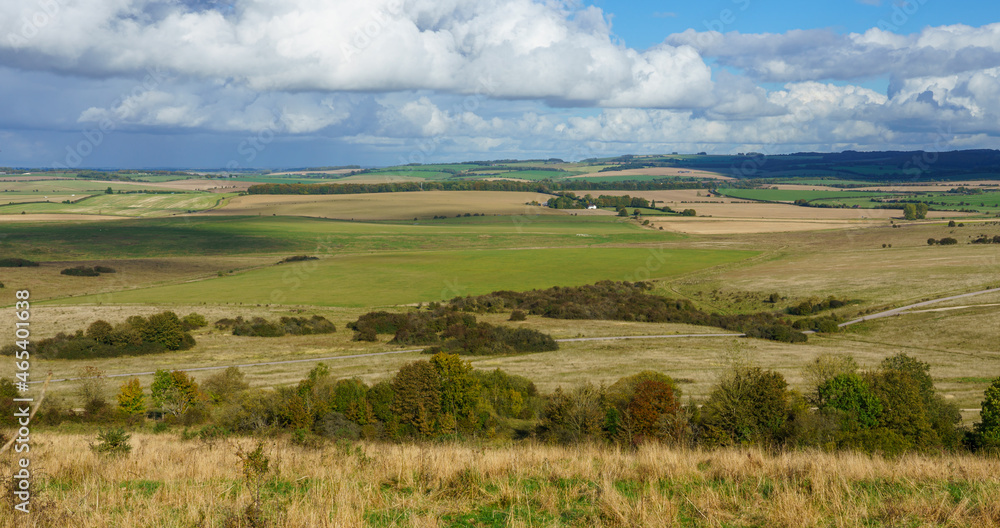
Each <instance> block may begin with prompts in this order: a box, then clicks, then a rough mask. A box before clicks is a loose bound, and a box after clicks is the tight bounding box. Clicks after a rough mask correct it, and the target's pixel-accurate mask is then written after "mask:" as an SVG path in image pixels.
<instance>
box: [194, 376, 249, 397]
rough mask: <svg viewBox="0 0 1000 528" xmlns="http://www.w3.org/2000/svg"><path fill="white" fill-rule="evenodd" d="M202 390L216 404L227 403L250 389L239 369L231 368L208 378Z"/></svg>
mask: <svg viewBox="0 0 1000 528" xmlns="http://www.w3.org/2000/svg"><path fill="white" fill-rule="evenodd" d="M201 386H202V390H203V391H204V392H205V394H206V395H207V396H208V397H209V398H211V399H212V401H215V402H225V401H229V400H231V399H232V398H233V397H234V396H236V395H237V394H239V393H240V392H243V391H245V390H247V389H249V388H250V384H249V383H247V381H246V375H244V374H243V371H241V370H240V368H239V367H229V368H227V369H226V370H224V371H222V372H217V373H215V374H212V375H211V376H209V377H208V379H206V380H205V381H204V382H203V383H202V384H201Z"/></svg>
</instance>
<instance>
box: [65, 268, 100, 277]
mask: <svg viewBox="0 0 1000 528" xmlns="http://www.w3.org/2000/svg"><path fill="white" fill-rule="evenodd" d="M59 273H61V274H63V275H69V276H72V277H97V276H100V274H101V273H100V272H98V271H97V270H95V269H94V268H87V267H84V266H77V267H75V268H66V269H64V270H62V271H60V272H59Z"/></svg>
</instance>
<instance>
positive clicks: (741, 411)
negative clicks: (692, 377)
mask: <svg viewBox="0 0 1000 528" xmlns="http://www.w3.org/2000/svg"><path fill="white" fill-rule="evenodd" d="M787 386H788V384H787V382H786V381H785V378H784V377H783V376H782V375H781V374H779V373H777V372H774V371H766V370H763V369H761V368H760V367H747V366H736V367H734V368H732V369H731V371H730V372H728V373H726V375H724V377H723V378H722V379H721V380H720V381H719V383H718V384H717V385H716V386H715V388H714V389H713V390H712V393H711V394H710V395H709V397H708V401H707V402H705V405H704V406H703V407H702V410H701V412H702V427H703V428H704V432H703V434H704V438H705V441H706V442H707V443H708V444H710V445H712V444H714V445H739V444H776V443H779V442H780V441H781V440H782V438H783V435H784V426H785V422H786V421H787V419H788V413H789V400H788V392H787V390H786V388H787Z"/></svg>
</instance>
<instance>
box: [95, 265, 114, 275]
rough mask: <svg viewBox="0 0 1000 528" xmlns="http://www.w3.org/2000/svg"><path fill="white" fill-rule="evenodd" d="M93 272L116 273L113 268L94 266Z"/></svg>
mask: <svg viewBox="0 0 1000 528" xmlns="http://www.w3.org/2000/svg"><path fill="white" fill-rule="evenodd" d="M94 271H96V272H97V273H116V270H115V269H114V268H109V267H107V266H94Z"/></svg>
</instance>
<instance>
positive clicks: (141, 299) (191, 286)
mask: <svg viewBox="0 0 1000 528" xmlns="http://www.w3.org/2000/svg"><path fill="white" fill-rule="evenodd" d="M755 254H756V253H754V252H751V251H732V250H729V251H727V250H697V249H670V250H665V251H656V250H652V251H651V250H649V249H641V248H585V249H580V248H566V249H562V248H556V249H520V250H469V251H447V252H445V251H427V252H404V253H399V252H392V253H379V254H371V255H344V256H340V255H337V254H336V253H335V252H332V251H331V252H330V256H329V258H324V259H322V260H319V261H311V262H306V263H303V264H301V265H281V266H271V267H266V268H262V269H257V270H252V271H247V272H244V273H238V274H236V275H232V276H226V277H220V278H215V279H210V280H204V281H198V282H195V283H187V284H177V285H170V286H162V287H155V288H148V289H141V290H129V291H125V292H119V293H114V294H111V295H103V296H101V297H100V299H101V300H102V301H103V302H111V303H115V304H119V303H126V304H128V303H143V304H146V303H153V304H175V303H176V304H197V303H202V302H206V303H212V304H220V303H232V304H267V303H271V304H308V305H316V306H346V307H361V306H380V305H391V304H403V303H415V302H429V301H440V300H446V299H450V298H452V297H455V296H460V295H478V294H483V293H489V292H491V291H496V290H530V289H534V288H548V287H551V286H577V285H582V284H588V283H593V282H596V281H598V280H604V279H609V280H627V279H630V278H631V279H632V280H635V277H636V275H637V274H639V275H640V277H641V278H647V277H648V278H664V277H677V276H680V275H683V274H685V273H690V272H693V271H697V270H702V269H705V268H708V267H711V266H716V265H719V264H726V263H730V262H735V261H738V260H742V259H745V258H749V257H751V256H753V255H755ZM661 260H662V262H661ZM642 270H647V271H648V273H644V272H643V271H642ZM96 300H97V298H96V297H86V296H85V297H75V298H73V299H63V300H62V302H70V301H71V302H73V303H91V302H95V301H96Z"/></svg>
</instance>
